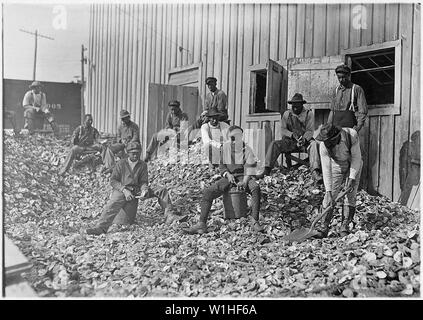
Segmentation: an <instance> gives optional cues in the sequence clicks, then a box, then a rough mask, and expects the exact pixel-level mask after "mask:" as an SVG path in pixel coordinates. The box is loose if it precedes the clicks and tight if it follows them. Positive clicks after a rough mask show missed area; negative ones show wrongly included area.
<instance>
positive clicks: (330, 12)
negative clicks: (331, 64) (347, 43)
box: [325, 4, 340, 56]
mask: <svg viewBox="0 0 423 320" xmlns="http://www.w3.org/2000/svg"><path fill="white" fill-rule="evenodd" d="M339 10H340V5H339V4H328V5H327V20H326V21H327V23H326V30H327V36H326V53H325V55H327V56H331V55H335V54H338V53H339V28H340V26H339V15H340V12H339Z"/></svg>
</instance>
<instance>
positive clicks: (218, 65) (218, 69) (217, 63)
mask: <svg viewBox="0 0 423 320" xmlns="http://www.w3.org/2000/svg"><path fill="white" fill-rule="evenodd" d="M214 31H215V32H214V38H215V41H214V66H213V76H214V77H216V78H217V85H218V87H221V86H222V53H223V4H220V3H219V4H216V15H215V29H214Z"/></svg>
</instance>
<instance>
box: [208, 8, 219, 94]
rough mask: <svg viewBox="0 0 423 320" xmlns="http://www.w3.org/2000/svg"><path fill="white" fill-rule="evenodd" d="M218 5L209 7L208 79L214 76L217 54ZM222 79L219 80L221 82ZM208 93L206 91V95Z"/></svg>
mask: <svg viewBox="0 0 423 320" xmlns="http://www.w3.org/2000/svg"><path fill="white" fill-rule="evenodd" d="M215 13H216V5H215V4H210V5H209V20H208V49H207V74H206V77H210V76H214V75H215V74H214V73H215V70H214V53H215V32H214V30H215V24H216V14H215ZM220 80H221V79H218V81H220ZM206 92H207V91H205V93H206Z"/></svg>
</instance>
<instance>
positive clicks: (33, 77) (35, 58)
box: [32, 29, 38, 81]
mask: <svg viewBox="0 0 423 320" xmlns="http://www.w3.org/2000/svg"><path fill="white" fill-rule="evenodd" d="M34 35H35V47H34V71H33V74H32V80H33V81H35V75H36V72H37V42H38V41H37V39H38V30H37V29H35V34H34Z"/></svg>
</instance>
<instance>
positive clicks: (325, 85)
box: [288, 55, 345, 109]
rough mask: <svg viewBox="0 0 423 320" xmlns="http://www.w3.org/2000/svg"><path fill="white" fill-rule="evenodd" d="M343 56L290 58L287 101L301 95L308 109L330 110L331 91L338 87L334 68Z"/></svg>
mask: <svg viewBox="0 0 423 320" xmlns="http://www.w3.org/2000/svg"><path fill="white" fill-rule="evenodd" d="M343 63H345V56H344V55H339V56H330V57H318V58H292V59H289V60H288V100H290V99H291V98H292V96H293V95H294V94H295V93H297V92H298V93H301V94H302V95H303V98H304V99H305V100H306V101H307V105H306V107H308V108H310V109H330V101H331V96H332V92H333V89H334V88H335V87H336V86H337V85H338V79H337V78H336V74H335V68H336V67H337V66H338V65H340V64H343Z"/></svg>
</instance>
